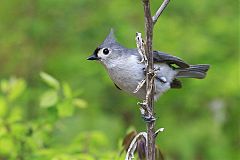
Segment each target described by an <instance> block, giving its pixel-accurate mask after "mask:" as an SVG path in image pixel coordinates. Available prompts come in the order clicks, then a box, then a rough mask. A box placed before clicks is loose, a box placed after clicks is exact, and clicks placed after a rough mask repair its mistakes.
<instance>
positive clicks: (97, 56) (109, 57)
mask: <svg viewBox="0 0 240 160" xmlns="http://www.w3.org/2000/svg"><path fill="white" fill-rule="evenodd" d="M124 50H126V48H124V47H123V46H121V45H120V44H119V43H118V42H117V41H116V39H115V36H114V31H113V29H111V31H110V33H109V34H108V36H107V37H106V38H105V40H104V41H103V43H102V44H101V45H100V46H98V47H97V48H96V49H95V51H94V52H93V54H92V55H91V56H89V57H88V58H87V60H97V61H100V62H101V63H103V64H105V65H106V64H108V63H111V62H112V61H114V60H117V59H118V58H120V57H121V56H122V53H124Z"/></svg>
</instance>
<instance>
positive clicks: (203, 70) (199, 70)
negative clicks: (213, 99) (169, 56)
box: [176, 64, 210, 79]
mask: <svg viewBox="0 0 240 160" xmlns="http://www.w3.org/2000/svg"><path fill="white" fill-rule="evenodd" d="M209 67H210V65H208V64H197V65H190V67H189V68H184V69H178V74H177V75H176V78H198V79H203V78H205V76H206V74H207V71H208V69H209Z"/></svg>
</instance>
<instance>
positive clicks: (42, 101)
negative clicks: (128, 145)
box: [0, 0, 240, 160]
mask: <svg viewBox="0 0 240 160" xmlns="http://www.w3.org/2000/svg"><path fill="white" fill-rule="evenodd" d="M151 3H152V5H151V6H152V12H153V13H154V11H156V10H157V9H158V7H159V6H160V3H161V1H157V0H153V1H151ZM238 6H239V3H238V1H236V0H230V1H228V0H222V1H219V0H211V1H209V0H201V1H194V0H184V1H177V0H172V1H171V2H170V4H169V6H168V7H167V9H166V10H165V11H164V14H163V15H162V16H161V17H160V19H159V21H158V23H157V24H156V25H155V29H154V38H153V48H154V49H155V50H161V51H164V52H166V53H171V54H173V55H175V56H178V57H181V58H183V59H184V60H186V61H187V62H189V63H191V64H198V63H206V64H210V65H211V68H210V70H209V72H208V75H207V77H206V79H204V80H195V79H184V80H182V82H183V88H182V89H180V90H170V91H168V92H167V93H166V94H164V95H163V96H162V97H161V98H160V99H159V101H158V102H157V103H156V104H155V109H156V116H157V117H158V119H157V122H156V127H157V128H159V127H164V128H165V131H164V132H163V133H161V134H160V135H159V136H158V138H157V144H158V146H159V147H160V149H161V151H162V153H163V155H164V157H165V159H167V160H188V159H189V160H191V159H196V160H203V159H204V160H205V159H209V160H230V159H238V158H240V156H239V148H240V132H239V126H240V125H239V113H240V108H239V105H240V103H239V102H240V101H239V99H240V94H239V84H240V79H239V67H240V65H239V60H240V59H239V16H238V15H239V8H238ZM110 28H114V30H115V34H116V37H117V39H118V41H119V42H120V43H121V44H122V45H124V46H126V47H129V48H134V47H135V33H136V32H142V33H144V18H143V7H142V3H141V1H140V0H112V1H106V0H34V1H32V0H1V1H0V81H1V92H0V160H16V159H17V160H47V159H50V160H79V159H80V160H88V159H89V160H91V159H103V160H104V159H106V160H107V159H124V154H122V156H121V157H119V153H120V152H121V143H122V139H123V138H124V136H125V135H126V134H127V133H128V132H129V131H131V130H133V129H136V130H137V131H139V132H140V131H144V130H145V123H144V122H143V120H142V118H141V116H140V113H139V109H138V106H137V104H136V103H137V101H138V100H137V99H135V98H134V97H131V96H129V95H127V94H125V93H124V92H122V91H119V90H117V89H116V88H115V86H114V85H113V83H112V82H111V80H110V79H109V77H108V75H107V73H106V71H105V70H104V68H103V67H102V66H101V65H100V64H98V63H94V62H89V61H86V58H87V57H88V56H89V55H90V54H92V52H93V51H94V50H95V48H96V47H97V46H98V45H99V44H101V42H102V41H103V40H104V38H105V36H106V35H107V34H108V33H109V31H110ZM44 72H46V73H48V74H50V75H51V76H53V77H54V78H53V77H51V76H49V75H48V74H45V73H44ZM40 73H41V74H40Z"/></svg>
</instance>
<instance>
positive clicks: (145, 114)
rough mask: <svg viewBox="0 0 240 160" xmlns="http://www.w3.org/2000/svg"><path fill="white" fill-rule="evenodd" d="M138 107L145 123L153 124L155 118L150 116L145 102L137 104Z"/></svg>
mask: <svg viewBox="0 0 240 160" xmlns="http://www.w3.org/2000/svg"><path fill="white" fill-rule="evenodd" d="M138 105H140V108H139V109H140V112H141V115H142V118H143V120H144V121H145V122H147V123H149V122H153V121H155V120H156V118H155V117H154V116H153V115H152V114H150V113H151V112H150V111H149V109H148V108H147V103H146V101H145V100H143V102H142V103H141V102H138Z"/></svg>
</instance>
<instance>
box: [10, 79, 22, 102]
mask: <svg viewBox="0 0 240 160" xmlns="http://www.w3.org/2000/svg"><path fill="white" fill-rule="evenodd" d="M9 84H10V89H9V91H8V99H9V100H10V101H13V100H15V99H16V98H17V97H19V96H20V95H21V94H22V93H23V91H24V90H25V88H26V82H25V81H24V80H23V79H16V78H13V79H10V82H9Z"/></svg>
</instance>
